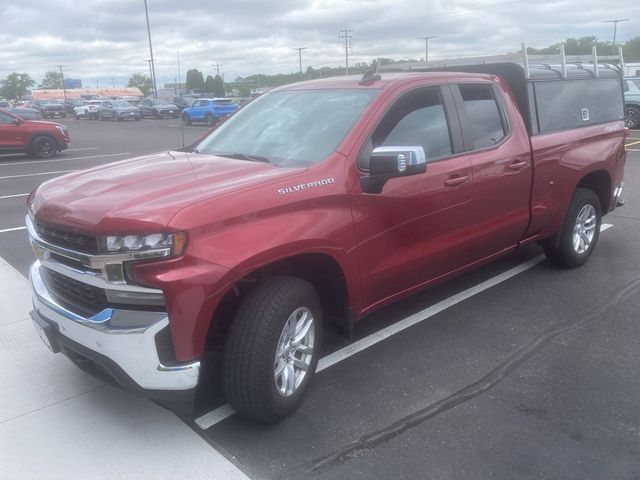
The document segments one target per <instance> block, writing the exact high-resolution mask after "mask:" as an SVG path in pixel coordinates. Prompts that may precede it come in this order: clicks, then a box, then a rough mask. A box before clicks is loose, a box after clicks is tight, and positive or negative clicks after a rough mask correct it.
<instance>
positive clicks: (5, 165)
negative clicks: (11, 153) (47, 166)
mask: <svg viewBox="0 0 640 480" xmlns="http://www.w3.org/2000/svg"><path fill="white" fill-rule="evenodd" d="M121 155H131V152H123V153H108V154H104V155H92V156H90V157H68V158H52V159H49V160H26V161H24V162H12V163H0V167H11V166H15V165H34V164H36V163H52V162H68V161H71V160H93V159H95V158H107V157H117V156H121Z"/></svg>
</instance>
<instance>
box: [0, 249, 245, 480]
mask: <svg viewBox="0 0 640 480" xmlns="http://www.w3.org/2000/svg"><path fill="white" fill-rule="evenodd" d="M31 308H32V306H31V294H30V287H29V283H28V281H27V280H26V279H25V278H24V277H23V276H22V275H20V273H18V272H17V271H16V270H15V269H14V268H13V267H11V266H10V265H9V264H8V263H6V261H4V259H2V258H1V257H0V345H2V348H0V364H1V365H2V368H1V369H0V385H2V391H3V394H2V395H0V445H1V448H0V465H1V467H0V472H1V473H0V478H2V479H3V480H4V479H7V480H9V479H15V480H18V479H31V478H64V479H65V480H85V479H92V480H112V479H120V478H127V479H133V478H136V479H153V480H174V479H176V478H189V479H194V480H236V479H238V480H248V477H247V476H246V475H245V474H243V473H242V472H241V471H240V470H239V469H238V468H237V467H236V466H235V465H234V464H233V463H232V462H230V461H229V460H227V459H226V458H225V457H224V456H223V455H222V454H221V453H220V452H218V451H217V450H216V449H214V448H213V447H212V446H210V445H209V444H207V442H205V441H204V440H203V439H202V438H201V437H200V436H199V435H198V434H197V433H196V432H194V431H193V430H192V429H191V428H189V427H188V426H187V425H185V424H184V422H182V421H181V420H180V419H179V418H178V417H177V416H176V415H175V414H173V413H171V412H169V411H168V410H166V409H164V408H162V407H159V406H158V405H156V404H155V403H153V402H151V401H149V400H145V399H143V398H140V397H137V396H135V395H129V394H127V393H126V392H124V391H122V390H119V389H117V388H113V387H111V386H109V385H106V384H104V383H102V382H100V381H99V380H96V379H94V378H93V377H91V376H89V375H88V374H86V373H84V372H83V371H82V370H80V369H79V368H77V367H76V366H75V365H73V363H72V362H71V361H69V360H68V359H67V358H65V357H64V356H63V355H53V354H51V353H50V352H49V351H47V349H46V347H45V346H44V345H43V344H42V342H41V340H40V339H39V338H38V335H37V333H36V332H35V329H34V328H33V325H32V322H31V319H30V318H29V311H30V310H31ZM34 452H37V459H36V460H35V461H34V458H35V457H34Z"/></svg>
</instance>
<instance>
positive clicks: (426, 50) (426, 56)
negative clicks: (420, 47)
mask: <svg viewBox="0 0 640 480" xmlns="http://www.w3.org/2000/svg"><path fill="white" fill-rule="evenodd" d="M432 38H438V37H436V36H435V35H425V36H424V37H418V40H424V63H428V62H429V40H430V39H432Z"/></svg>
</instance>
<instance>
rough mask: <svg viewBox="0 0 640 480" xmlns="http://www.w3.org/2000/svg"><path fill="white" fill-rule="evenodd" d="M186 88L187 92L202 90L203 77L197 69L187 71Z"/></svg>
mask: <svg viewBox="0 0 640 480" xmlns="http://www.w3.org/2000/svg"><path fill="white" fill-rule="evenodd" d="M187 88H188V89H189V90H204V76H203V75H202V72H201V71H200V70H198V69H197V68H192V69H191V70H188V71H187Z"/></svg>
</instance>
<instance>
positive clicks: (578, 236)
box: [543, 188, 602, 268]
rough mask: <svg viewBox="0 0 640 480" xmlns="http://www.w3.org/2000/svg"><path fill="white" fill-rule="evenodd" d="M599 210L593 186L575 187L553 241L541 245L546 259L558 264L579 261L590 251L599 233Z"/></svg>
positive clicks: (570, 264) (572, 265)
mask: <svg viewBox="0 0 640 480" xmlns="http://www.w3.org/2000/svg"><path fill="white" fill-rule="evenodd" d="M601 223H602V212H601V206H600V199H599V198H598V196H597V195H596V194H595V192H594V191H593V190H589V189H586V188H577V189H576V191H575V192H574V194H573V197H572V198H571V203H570V204H569V209H568V210H567V216H566V217H565V220H564V223H563V225H562V230H561V231H560V233H559V235H560V238H559V241H558V242H557V245H544V246H543V247H544V253H545V255H546V256H547V258H548V259H549V261H550V262H551V263H553V264H555V265H557V266H559V267H563V268H574V267H579V266H580V265H583V264H584V263H585V262H586V261H587V260H588V259H589V257H590V256H591V254H592V253H593V250H594V249H595V248H596V243H597V242H598V237H599V236H600V224H601Z"/></svg>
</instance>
